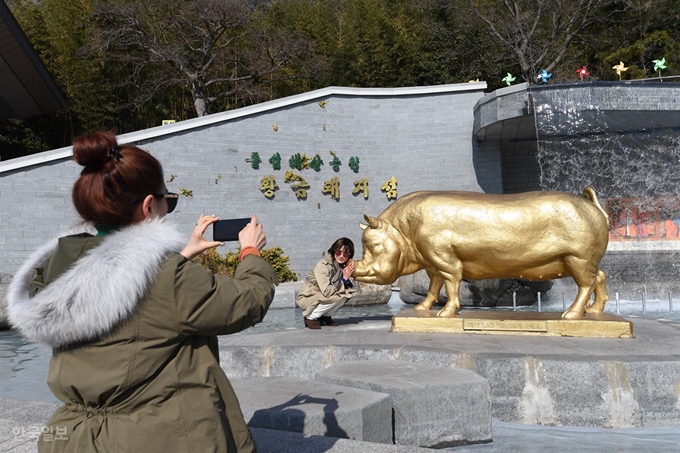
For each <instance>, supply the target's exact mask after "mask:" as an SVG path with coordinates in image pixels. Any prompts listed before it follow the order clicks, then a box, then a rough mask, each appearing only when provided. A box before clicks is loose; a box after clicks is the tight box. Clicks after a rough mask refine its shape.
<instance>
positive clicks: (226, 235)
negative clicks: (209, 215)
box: [213, 217, 250, 242]
mask: <svg viewBox="0 0 680 453" xmlns="http://www.w3.org/2000/svg"><path fill="white" fill-rule="evenodd" d="M249 223H250V217H247V218H242V219H225V220H218V221H217V222H215V223H213V241H219V242H229V241H238V234H239V233H240V232H241V230H242V229H244V228H245V227H246V225H247V224H249Z"/></svg>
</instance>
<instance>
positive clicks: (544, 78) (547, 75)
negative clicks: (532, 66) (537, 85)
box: [536, 69, 552, 83]
mask: <svg viewBox="0 0 680 453" xmlns="http://www.w3.org/2000/svg"><path fill="white" fill-rule="evenodd" d="M550 77H552V74H550V73H549V72H548V71H546V70H545V69H544V70H542V71H541V73H540V74H539V75H538V77H536V78H537V79H541V82H543V83H548V79H549V78H550Z"/></svg>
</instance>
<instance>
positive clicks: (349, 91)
mask: <svg viewBox="0 0 680 453" xmlns="http://www.w3.org/2000/svg"><path fill="white" fill-rule="evenodd" d="M485 89H486V82H469V83H455V84H447V85H433V86H423V87H403V88H351V87H335V86H332V87H326V88H321V89H319V90H314V91H309V92H307V93H302V94H296V95H293V96H287V97H285V98H281V99H275V100H273V101H267V102H262V103H259V104H255V105H251V106H248V107H242V108H239V109H235V110H229V111H226V112H220V113H213V114H212V115H206V116H202V117H200V118H192V119H188V120H184V121H180V122H177V123H173V124H168V125H165V126H157V127H152V128H149V129H144V130H142V131H137V132H130V133H127V134H121V135H118V136H117V138H118V143H121V144H124V143H139V142H143V141H146V140H152V139H155V138H158V137H162V136H165V135H170V134H176V133H178V132H184V131H187V130H191V129H196V128H200V127H205V126H209V125H211V124H216V123H222V122H225V121H230V120H234V119H237V118H242V117H245V116H249V115H255V114H258V113H262V112H266V111H271V110H276V109H279V108H282V107H288V106H291V105H295V104H300V103H303V102H307V101H312V100H314V99H319V98H323V97H327V96H335V95H344V96H385V97H387V96H413V95H424V94H438V93H452V92H465V91H483V90H485ZM72 154H73V150H72V147H71V146H67V147H64V148H59V149H55V150H51V151H44V152H42V153H37V154H31V155H29V156H24V157H17V158H15V159H10V160H7V161H2V162H0V174H1V173H6V172H9V171H12V170H18V169H21V168H26V167H30V166H33V165H39V164H43V163H45V162H51V161H55V160H60V159H67V158H70V157H71V156H72Z"/></svg>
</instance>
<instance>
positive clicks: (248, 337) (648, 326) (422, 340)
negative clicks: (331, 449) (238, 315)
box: [220, 318, 680, 428]
mask: <svg viewBox="0 0 680 453" xmlns="http://www.w3.org/2000/svg"><path fill="white" fill-rule="evenodd" d="M633 322H634V328H635V338H632V339H626V340H621V339H606V338H602V339H599V338H594V339H593V338H590V339H589V338H570V337H542V338H541V337H533V336H521V335H520V336H507V335H467V334H437V333H398V332H390V331H389V330H390V321H389V320H384V321H371V320H358V321H355V322H353V323H348V324H341V325H340V326H339V327H335V328H333V329H327V330H326V331H323V330H321V331H314V332H312V331H310V330H309V329H306V330H305V329H303V328H299V329H296V330H288V331H281V332H267V333H263V334H259V333H253V334H246V333H244V334H237V335H230V336H227V337H221V338H220V363H221V366H222V368H223V369H224V370H225V372H226V373H227V375H228V376H229V377H230V378H232V377H239V378H250V377H257V376H279V377H295V378H298V379H312V378H313V377H314V376H315V375H316V373H318V372H321V371H322V370H324V369H326V368H328V367H330V366H332V365H335V364H338V363H342V362H348V361H356V360H361V361H384V360H403V361H405V362H414V363H422V364H428V365H433V366H438V367H442V368H456V369H463V370H469V371H474V372H475V373H477V374H479V375H480V376H482V377H483V378H484V379H486V380H487V381H488V382H489V386H490V389H491V410H492V417H493V418H497V419H500V420H501V421H504V422H511V423H527V424H539V425H573V426H582V427H599V428H630V427H653V426H671V425H680V407H678V390H677V388H678V387H677V386H678V377H679V376H680V324H679V323H675V322H663V321H655V320H650V319H642V318H634V320H633ZM624 343H625V345H624Z"/></svg>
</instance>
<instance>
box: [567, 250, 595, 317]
mask: <svg viewBox="0 0 680 453" xmlns="http://www.w3.org/2000/svg"><path fill="white" fill-rule="evenodd" d="M564 265H565V268H566V269H567V271H568V272H569V275H571V276H572V277H573V278H574V281H575V282H576V284H577V285H578V294H577V295H576V300H575V301H574V303H573V304H571V306H570V307H569V308H568V309H567V311H565V312H564V313H563V314H562V318H564V319H581V318H583V315H584V314H585V311H586V304H587V303H588V302H589V301H590V296H591V294H593V291H594V290H595V286H596V285H597V271H598V269H597V267H595V266H593V265H592V264H591V263H589V262H588V261H587V260H584V259H581V258H576V257H575V256H568V257H566V258H565V259H564Z"/></svg>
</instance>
